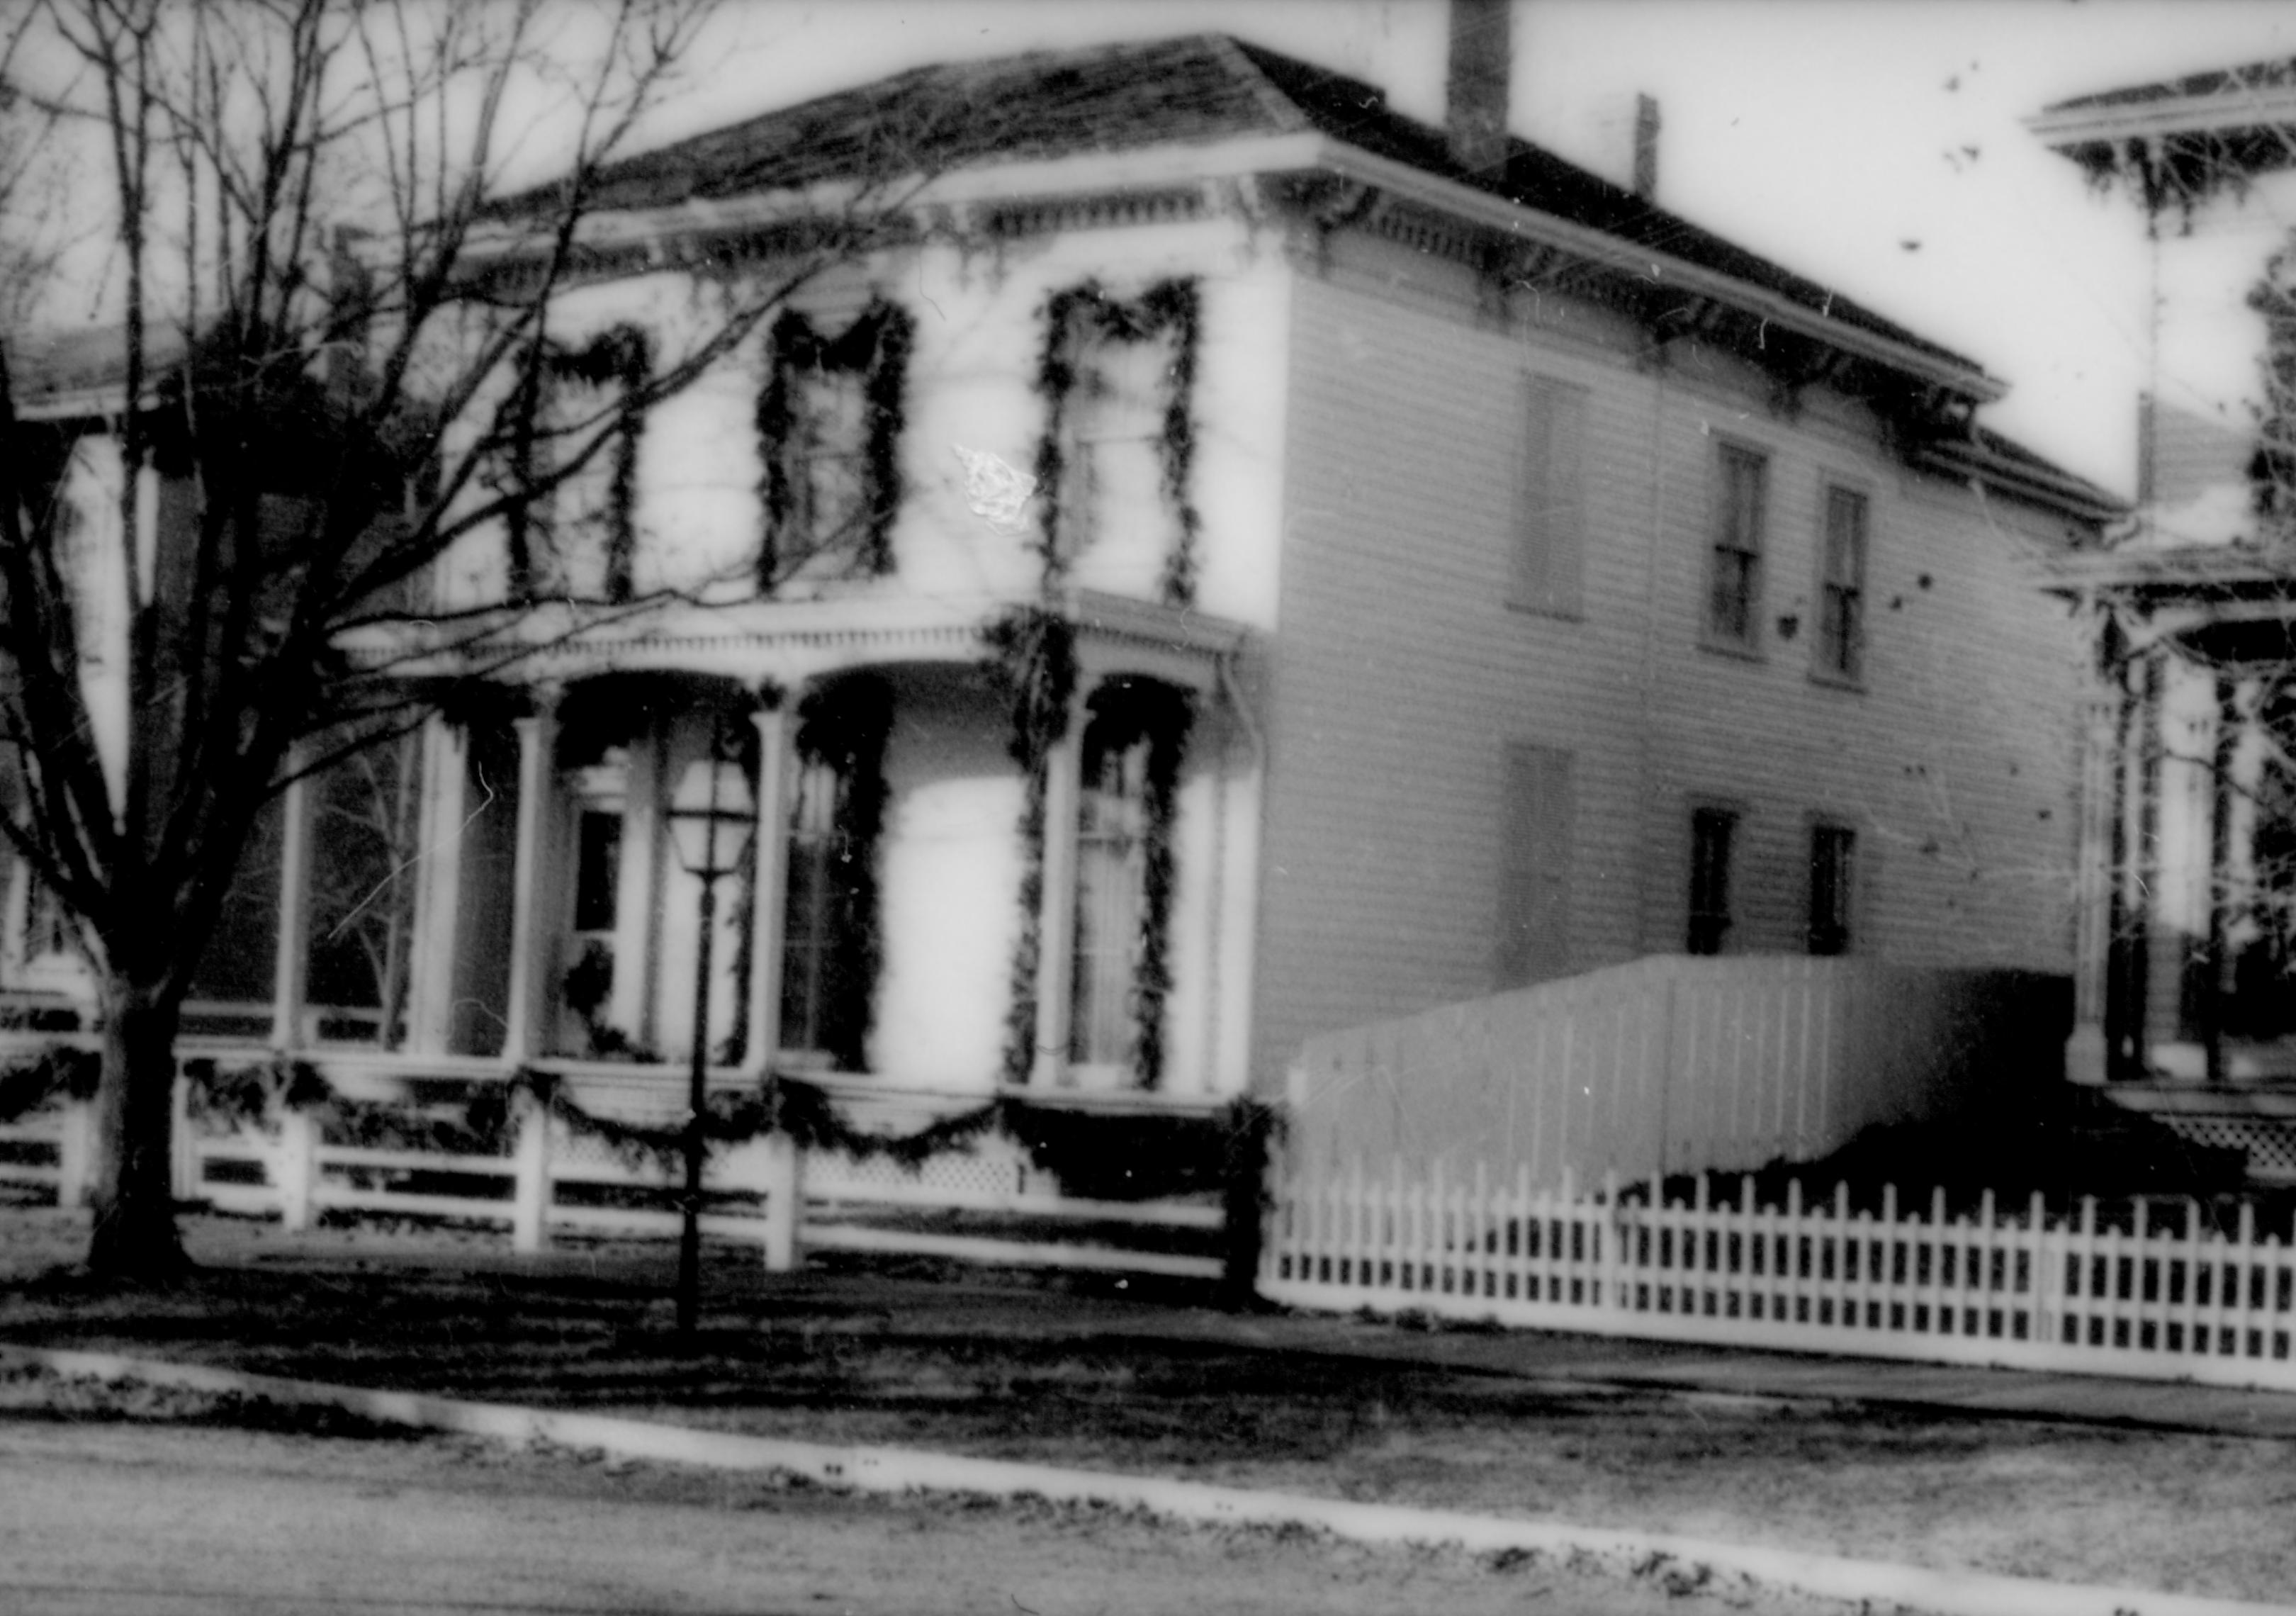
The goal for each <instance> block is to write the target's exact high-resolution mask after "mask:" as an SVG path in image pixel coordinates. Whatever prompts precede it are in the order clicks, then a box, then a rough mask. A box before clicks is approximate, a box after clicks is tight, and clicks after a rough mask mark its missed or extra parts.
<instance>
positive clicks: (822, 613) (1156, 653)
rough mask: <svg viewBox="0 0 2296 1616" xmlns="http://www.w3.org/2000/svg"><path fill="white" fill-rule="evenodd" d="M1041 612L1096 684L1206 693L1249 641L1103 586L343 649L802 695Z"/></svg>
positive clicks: (578, 622)
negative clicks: (1115, 679) (833, 678)
mask: <svg viewBox="0 0 2296 1616" xmlns="http://www.w3.org/2000/svg"><path fill="white" fill-rule="evenodd" d="M1031 605H1034V606H1039V607H1041V608H1042V609H1044V610H1047V611H1052V612H1053V613H1054V614H1055V615H1056V616H1058V617H1060V618H1061V619H1063V620H1065V621H1066V622H1068V623H1069V624H1070V625H1071V626H1072V627H1073V628H1075V630H1076V632H1077V659H1078V664H1079V665H1080V667H1081V668H1082V669H1084V670H1085V671H1087V673H1090V674H1095V675H1101V674H1110V673H1118V672H1124V673H1140V674H1148V675H1152V676H1156V677H1165V678H1169V679H1171V680H1173V681H1174V682H1175V683H1179V684H1185V685H1204V684H1208V683H1209V682H1210V679H1211V677H1213V674H1214V671H1215V668H1216V665H1217V663H1218V660H1219V659H1220V658H1222V657H1224V656H1226V655H1228V654H1230V653H1232V652H1235V651H1236V650H1238V649H1240V648H1241V647H1242V645H1243V644H1245V643H1246V642H1247V641H1248V640H1249V638H1250V637H1251V631H1250V630H1249V629H1248V628H1246V627H1245V626H1244V625H1242V624H1240V623H1236V622H1234V621H1231V620H1229V619H1225V618H1218V617H1213V616H1210V615H1208V614H1206V613H1204V612H1200V611H1192V610H1188V609H1186V608H1183V607H1177V606H1167V605H1162V604H1160V603H1156V602H1152V601H1141V600H1134V599H1130V598H1128V597H1126V596H1122V595H1109V594H1105V593H1103V592H1101V591H1098V590H1092V589H1069V590H1066V591H1063V592H1062V593H1061V594H1059V595H1056V596H1054V598H1052V599H1050V600H1046V601H1042V602H1027V601H1021V600H1016V599H1013V598H1010V597H999V596H991V595H977V596H954V595H943V596H935V597H929V598H912V597H896V598H880V597H874V596H861V595H855V596H848V597H845V598H841V599H835V598H832V599H825V600H814V601H775V600H758V601H741V602H732V603H726V604H723V605H709V604H696V603H691V602H685V601H679V602H674V603H662V604H659V605H650V606H640V607H627V606H626V607H570V606H567V605H563V604H549V605H542V606H537V607H532V608H529V609H526V610H523V611H519V612H516V613H514V614H512V615H511V616H509V617H508V618H506V619H504V620H503V621H501V622H499V623H497V624H495V625H493V626H491V627H489V628H486V629H485V630H484V631H482V632H458V631H455V630H447V629H440V628H434V627H432V626H430V625H428V624H423V623H417V622H409V623H404V624H392V625H389V626H387V627H383V626H377V627H371V628H365V629H361V630H359V631H358V632H357V634H355V635H353V636H347V638H346V640H345V641H344V642H343V649H344V650H345V651H346V652H348V654H349V655H350V656H351V658H352V659H353V660H355V661H356V662H357V663H358V664H360V665H361V666H363V667H365V668H366V669H371V670H377V671H380V670H383V669H388V670H389V671H390V672H391V673H392V674H394V675H396V676H398V677H406V678H409V679H421V678H439V677H472V676H477V677H485V678H488V679H490V680H493V681H495V682H496V683H501V684H509V685H542V684H553V683H560V682H563V681H569V680H573V679H580V678H588V677H595V676H597V675H600V674H607V673H637V672H649V673H658V672H679V673H692V674H704V675H714V676H717V677H722V678H725V679H727V680H730V681H733V682H734V683H737V684H742V685H749V686H750V687H751V688H753V689H758V690H766V689H769V688H773V687H777V686H778V687H786V686H790V685H799V684H802V683H804V682H805V681H807V680H808V679H813V678H817V677H822V676H824V675H826V674H832V673H837V672H840V671H842V670H844V669H852V668H861V667H867V666H871V665H882V664H886V663H893V662H944V663H971V662H979V661H980V660H983V658H984V657H985V655H986V654H987V647H986V644H985V643H984V641H983V638H982V631H983V630H984V628H987V627H988V625H989V624H990V623H992V622H994V621H996V619H998V618H1000V617H1002V616H1004V615H1005V614H1006V613H1009V612H1012V611H1016V610H1021V609H1023V608H1025V607H1028V606H1031Z"/></svg>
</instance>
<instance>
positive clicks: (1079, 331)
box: [1037, 280, 1203, 606]
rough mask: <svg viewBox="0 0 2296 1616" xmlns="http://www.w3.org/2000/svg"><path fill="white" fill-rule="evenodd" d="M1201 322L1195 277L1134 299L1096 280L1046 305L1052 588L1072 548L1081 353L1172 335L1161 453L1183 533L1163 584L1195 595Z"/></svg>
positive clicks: (1041, 375) (1178, 595)
mask: <svg viewBox="0 0 2296 1616" xmlns="http://www.w3.org/2000/svg"><path fill="white" fill-rule="evenodd" d="M1201 324H1202V298H1201V293H1200V291H1198V288H1197V284H1196V283H1195V282H1194V281H1193V280H1167V281H1159V282H1157V283H1155V284H1154V285H1152V286H1151V287H1149V288H1148V289H1147V290H1146V291H1144V292H1142V293H1141V294H1140V296H1139V297H1138V298H1137V299H1134V300H1133V301H1131V302H1128V303H1127V302H1120V301H1119V300H1117V299H1114V298H1111V297H1110V296H1109V295H1108V294H1107V292H1106V291H1103V290H1102V288H1101V286H1100V283H1098V282H1096V281H1087V282H1085V283H1083V284H1081V285H1078V286H1072V287H1070V288H1068V289H1066V290H1065V291H1057V292H1055V293H1054V294H1053V296H1052V299H1051V300H1050V301H1049V302H1047V303H1046V306H1045V348H1044V352H1043V354H1042V355H1041V356H1040V357H1039V358H1038V360H1037V392H1038V394H1040V395H1041V396H1042V397H1043V398H1044V400H1045V435H1044V437H1043V438H1042V439H1039V440H1038V441H1037V488H1038V489H1039V491H1040V492H1041V494H1042V496H1043V497H1042V503H1041V504H1040V505H1039V506H1038V509H1039V510H1040V511H1041V512H1042V513H1043V514H1042V526H1041V527H1040V529H1038V534H1037V555H1038V557H1039V559H1040V561H1041V562H1042V564H1043V571H1044V578H1045V583H1046V587H1052V586H1053V585H1055V584H1057V583H1058V582H1059V581H1060V580H1061V579H1062V578H1063V577H1065V576H1066V575H1067V572H1068V563H1069V556H1068V554H1067V549H1068V547H1067V546H1063V544H1062V534H1061V531H1060V527H1061V483H1062V480H1063V478H1064V477H1065V476H1066V474H1067V472H1068V455H1067V451H1066V448H1065V447H1064V446H1063V443H1062V436H1063V433H1062V428H1063V426H1064V424H1065V422H1066V417H1067V414H1068V406H1069V400H1070V398H1071V397H1072V396H1073V395H1074V393H1075V390H1076V386H1077V382H1078V374H1077V365H1078V354H1079V352H1080V350H1081V349H1083V348H1084V347H1085V345H1086V344H1087V342H1088V341H1089V340H1092V339H1095V338H1097V339H1099V340H1102V341H1107V342H1148V341H1153V340H1155V339H1157V338H1159V337H1160V336H1163V335H1165V334H1167V333H1169V334H1170V335H1171V337H1172V339H1173V355H1172V363H1171V365H1170V366H1169V369H1167V371H1166V372H1165V376H1164V381H1165V391H1164V421H1163V431H1162V432H1161V434H1160V437H1159V439H1158V443H1157V458H1158V462H1159V465H1160V473H1161V482H1162V487H1163V494H1164V498H1165V501H1166V503H1167V504H1169V506H1170V508H1171V511H1172V513H1173V517H1174V519H1175V521H1176V523H1177V535H1176V537H1175V538H1174V541H1173V545H1172V548H1171V551H1170V553H1169V554H1167V555H1166V556H1165V558H1164V567H1163V571H1162V576H1161V578H1160V580H1159V586H1158V587H1159V592H1160V594H1161V595H1162V596H1163V599H1164V602H1165V603H1166V604H1167V605H1172V606H1189V605H1193V604H1194V603H1195V597H1196V547H1197V536H1198V534H1199V532H1200V531H1201V528H1202V525H1203V523H1202V518H1201V515H1200V513H1198V512H1197V510H1196V506H1195V502H1194V500H1193V498H1192V497H1191V496H1190V493H1189V484H1190V476H1191V472H1192V471H1193V467H1194V463H1195V453H1196V433H1195V421H1194V416H1193V413H1192V405H1193V399H1194V398H1195V390H1196V360H1197V353H1198V349H1199V348H1200V347H1201Z"/></svg>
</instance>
